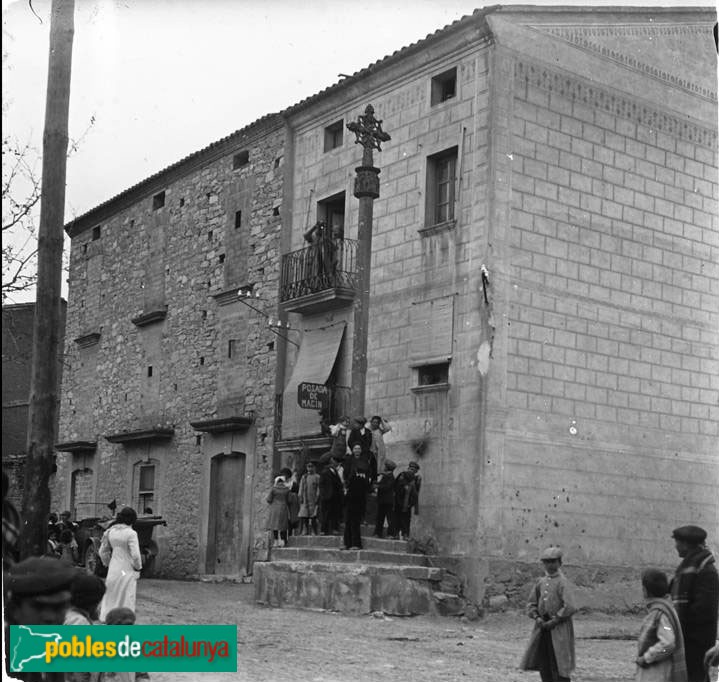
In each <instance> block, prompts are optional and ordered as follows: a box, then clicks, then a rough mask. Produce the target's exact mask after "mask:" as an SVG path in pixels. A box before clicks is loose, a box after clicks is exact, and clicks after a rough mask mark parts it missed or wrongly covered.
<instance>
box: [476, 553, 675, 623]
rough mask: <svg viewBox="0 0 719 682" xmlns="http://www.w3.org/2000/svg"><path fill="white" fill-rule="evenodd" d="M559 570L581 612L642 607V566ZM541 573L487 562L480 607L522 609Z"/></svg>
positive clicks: (535, 567) (566, 567)
mask: <svg viewBox="0 0 719 682" xmlns="http://www.w3.org/2000/svg"><path fill="white" fill-rule="evenodd" d="M562 570H563V571H564V573H565V574H566V576H567V577H568V578H569V579H570V580H571V581H572V583H573V584H574V585H575V588H576V589H575V598H576V601H577V606H578V608H579V609H581V610H591V611H601V612H605V613H627V612H635V611H640V610H641V609H642V608H643V605H644V599H643V596H642V586H641V572H642V567H639V568H633V567H623V566H601V565H599V566H578V565H573V564H565V565H564V566H563V567H562ZM664 570H665V572H666V573H667V575H668V576H671V575H672V574H673V569H667V568H665V569H664ZM541 574H542V569H541V567H540V566H538V565H537V564H526V563H520V562H516V561H506V560H500V559H489V560H488V561H487V562H486V573H485V575H484V591H483V595H482V606H483V607H484V608H486V609H488V610H492V611H493V610H502V609H506V608H519V609H524V608H525V606H526V603H527V599H528V597H529V592H530V590H531V588H532V585H533V584H534V582H535V580H536V579H537V578H538V577H539V576H540V575H541Z"/></svg>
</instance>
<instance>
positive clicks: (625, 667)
mask: <svg viewBox="0 0 719 682" xmlns="http://www.w3.org/2000/svg"><path fill="white" fill-rule="evenodd" d="M137 622H138V624H152V623H168V624H173V625H179V624H197V623H217V624H230V625H234V624H236V625H237V648H238V657H237V672H236V673H152V675H151V679H152V682H175V681H178V682H184V681H187V682H190V681H191V680H196V679H202V680H206V681H208V682H230V681H233V682H234V681H235V680H238V681H248V682H255V681H258V682H265V681H266V682H285V681H287V682H298V681H302V682H344V681H345V680H347V681H351V682H362V681H364V680H386V681H387V682H420V681H422V682H424V681H426V682H441V681H449V680H474V681H475V682H525V681H526V682H535V681H536V682H539V673H536V672H522V671H520V670H518V669H517V664H518V661H519V658H520V656H521V654H522V651H523V649H524V646H525V644H526V641H527V637H528V635H529V631H530V629H531V622H530V620H529V619H528V618H527V617H526V616H524V615H523V614H521V613H517V612H511V613H510V612H508V613H501V614H490V615H487V616H485V617H484V618H481V619H479V620H476V621H472V622H469V621H466V620H462V619H460V618H455V617H451V618H440V617H429V616H420V617H415V618H397V617H387V616H381V615H379V614H378V617H375V616H372V615H368V616H343V615H340V614H337V613H327V612H314V611H298V610H294V609H275V608H269V607H265V606H259V605H257V604H255V602H254V588H253V585H243V584H236V583H231V582H222V583H205V582H182V581H176V580H141V581H140V582H139V583H138V593H137ZM640 622H641V614H636V615H631V616H630V615H607V614H598V613H590V614H578V615H577V616H575V620H574V623H575V634H576V637H577V642H576V644H577V646H576V650H577V669H576V672H575V674H574V675H573V676H572V680H573V682H629V681H630V680H633V679H634V670H635V669H634V662H633V661H634V651H635V647H636V644H635V640H634V638H635V636H636V634H637V632H638V629H639V624H640Z"/></svg>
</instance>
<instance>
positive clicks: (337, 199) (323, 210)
mask: <svg viewBox="0 0 719 682" xmlns="http://www.w3.org/2000/svg"><path fill="white" fill-rule="evenodd" d="M317 220H322V221H324V223H325V225H327V226H328V227H329V230H330V234H331V235H334V236H336V237H338V238H339V239H343V238H344V231H345V193H344V192H340V193H339V194H335V195H334V196H331V197H328V198H327V199H324V200H323V201H318V202H317Z"/></svg>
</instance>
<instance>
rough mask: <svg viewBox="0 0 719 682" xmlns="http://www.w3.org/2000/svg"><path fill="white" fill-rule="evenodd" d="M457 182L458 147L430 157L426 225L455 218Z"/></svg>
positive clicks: (437, 223)
mask: <svg viewBox="0 0 719 682" xmlns="http://www.w3.org/2000/svg"><path fill="white" fill-rule="evenodd" d="M456 184H457V147H453V148H452V149H448V150H447V151H444V152H441V153H440V154H434V155H433V156H430V157H428V159H427V206H426V211H425V225H426V226H430V225H439V224H440V223H446V222H449V221H451V220H454V200H455V193H456Z"/></svg>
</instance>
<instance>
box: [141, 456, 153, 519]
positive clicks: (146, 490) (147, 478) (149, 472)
mask: <svg viewBox="0 0 719 682" xmlns="http://www.w3.org/2000/svg"><path fill="white" fill-rule="evenodd" d="M154 507H155V465H154V464H140V465H138V467H137V511H138V513H140V514H147V513H151V512H148V511H147V510H148V509H151V510H153V511H157V510H155V509H154Z"/></svg>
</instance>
